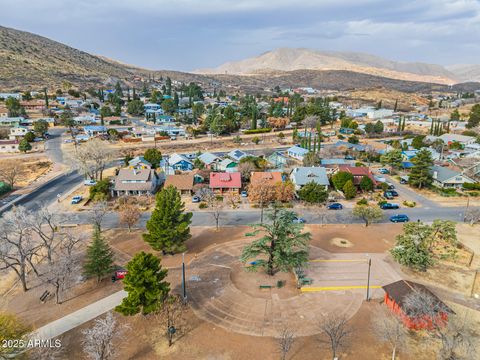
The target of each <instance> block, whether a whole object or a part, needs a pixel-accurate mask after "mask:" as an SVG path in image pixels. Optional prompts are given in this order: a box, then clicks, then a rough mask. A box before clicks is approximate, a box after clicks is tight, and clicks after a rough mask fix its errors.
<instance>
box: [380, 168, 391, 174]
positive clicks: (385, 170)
mask: <svg viewBox="0 0 480 360" xmlns="http://www.w3.org/2000/svg"><path fill="white" fill-rule="evenodd" d="M378 172H379V173H380V174H390V171H389V170H388V169H385V168H380V169H378Z"/></svg>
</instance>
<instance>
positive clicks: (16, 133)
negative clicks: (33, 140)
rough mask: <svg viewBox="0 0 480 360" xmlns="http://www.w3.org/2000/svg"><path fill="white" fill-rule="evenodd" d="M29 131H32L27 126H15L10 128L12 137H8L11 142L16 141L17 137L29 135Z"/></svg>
mask: <svg viewBox="0 0 480 360" xmlns="http://www.w3.org/2000/svg"><path fill="white" fill-rule="evenodd" d="M29 131H30V129H29V128H28V127H26V126H22V125H19V126H15V127H12V128H10V135H9V136H8V138H9V139H10V140H15V139H16V138H17V137H23V136H25V134H26V133H28V132H29Z"/></svg>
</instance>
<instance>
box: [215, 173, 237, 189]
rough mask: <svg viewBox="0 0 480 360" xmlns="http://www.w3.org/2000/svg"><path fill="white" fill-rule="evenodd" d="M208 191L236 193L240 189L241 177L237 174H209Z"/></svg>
mask: <svg viewBox="0 0 480 360" xmlns="http://www.w3.org/2000/svg"><path fill="white" fill-rule="evenodd" d="M209 187H210V189H212V190H213V191H217V192H220V193H225V192H235V193H238V192H239V190H240V189H241V187H242V177H241V175H240V173H239V172H230V173H228V172H227V173H221V172H212V173H210V185H209Z"/></svg>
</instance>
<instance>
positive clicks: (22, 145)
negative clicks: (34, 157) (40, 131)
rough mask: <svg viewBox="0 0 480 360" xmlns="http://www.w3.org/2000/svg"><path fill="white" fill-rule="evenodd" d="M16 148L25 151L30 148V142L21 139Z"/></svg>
mask: <svg viewBox="0 0 480 360" xmlns="http://www.w3.org/2000/svg"><path fill="white" fill-rule="evenodd" d="M18 150H20V151H21V152H24V153H26V152H27V151H30V150H32V145H30V143H29V142H28V141H27V140H26V139H23V140H22V141H20V144H18Z"/></svg>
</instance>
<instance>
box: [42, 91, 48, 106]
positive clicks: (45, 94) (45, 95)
mask: <svg viewBox="0 0 480 360" xmlns="http://www.w3.org/2000/svg"><path fill="white" fill-rule="evenodd" d="M43 95H44V98H45V107H46V108H47V109H48V93H47V88H46V87H45V88H43Z"/></svg>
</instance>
